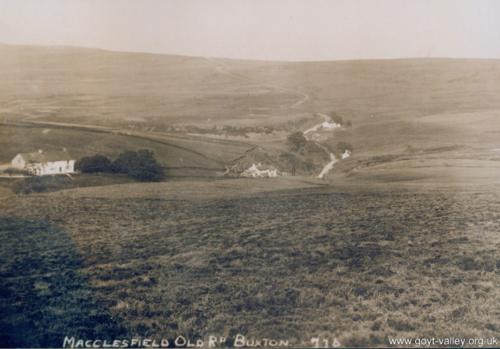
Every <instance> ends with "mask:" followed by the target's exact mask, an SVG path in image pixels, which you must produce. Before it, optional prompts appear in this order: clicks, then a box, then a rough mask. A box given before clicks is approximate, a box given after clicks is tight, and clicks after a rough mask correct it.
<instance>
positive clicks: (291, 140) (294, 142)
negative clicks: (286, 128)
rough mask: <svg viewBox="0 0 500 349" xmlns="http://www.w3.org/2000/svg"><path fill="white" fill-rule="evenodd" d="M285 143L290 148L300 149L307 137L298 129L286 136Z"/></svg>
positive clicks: (302, 147) (305, 142)
mask: <svg viewBox="0 0 500 349" xmlns="http://www.w3.org/2000/svg"><path fill="white" fill-rule="evenodd" d="M287 143H288V145H289V147H290V149H291V150H293V151H300V150H302V149H304V147H305V145H306V144H307V139H306V137H304V134H303V133H302V132H300V131H298V132H294V133H292V134H291V135H289V136H288V137H287Z"/></svg>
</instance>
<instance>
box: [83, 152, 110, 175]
mask: <svg viewBox="0 0 500 349" xmlns="http://www.w3.org/2000/svg"><path fill="white" fill-rule="evenodd" d="M75 169H76V170H78V171H81V172H82V173H94V172H110V171H111V160H109V159H108V158H107V157H106V156H104V155H99V154H97V155H94V156H86V157H83V158H81V159H80V160H78V161H77V162H76V164H75Z"/></svg>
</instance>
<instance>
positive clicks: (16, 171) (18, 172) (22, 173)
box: [3, 167, 29, 176]
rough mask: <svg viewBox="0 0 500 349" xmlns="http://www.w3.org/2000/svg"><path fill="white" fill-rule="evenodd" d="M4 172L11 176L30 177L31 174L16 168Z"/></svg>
mask: <svg viewBox="0 0 500 349" xmlns="http://www.w3.org/2000/svg"><path fill="white" fill-rule="evenodd" d="M3 172H4V173H5V174H6V175H9V176H27V175H29V172H28V171H27V170H24V169H19V168H14V167H9V168H7V169H6V170H5V171H3Z"/></svg>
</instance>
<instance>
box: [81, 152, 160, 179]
mask: <svg viewBox="0 0 500 349" xmlns="http://www.w3.org/2000/svg"><path fill="white" fill-rule="evenodd" d="M75 167H76V169H77V170H78V171H81V172H82V173H122V174H126V175H128V176H129V177H131V178H133V179H135V180H138V181H142V182H150V181H159V180H161V179H163V178H164V173H163V168H162V166H161V165H160V163H159V162H158V161H157V160H156V158H155V157H154V154H153V152H152V151H151V150H147V149H141V150H138V151H125V152H123V153H121V154H120V155H118V157H117V158H116V159H115V160H114V161H111V160H110V159H109V158H108V157H106V156H104V155H100V154H97V155H94V156H88V157H83V158H81V159H80V160H79V161H78V162H77V163H76V165H75Z"/></svg>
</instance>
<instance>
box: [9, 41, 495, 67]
mask: <svg viewBox="0 0 500 349" xmlns="http://www.w3.org/2000/svg"><path fill="white" fill-rule="evenodd" d="M0 46H17V47H37V48H54V49H64V48H66V49H83V50H94V51H104V52H109V53H128V54H143V55H157V56H170V57H186V58H203V59H218V60H233V61H250V62H262V63H327V62H353V61H397V60H426V59H427V60H485V61H486V60H490V61H491V60H500V57H474V56H407V57H370V58H337V59H311V60H288V59H259V58H244V57H222V56H205V55H192V54H183V53H165V52H154V51H142V50H137V51H136V50H130V51H127V50H120V49H109V48H102V47H93V46H78V45H71V44H55V45H52V44H31V43H29V44H26V43H12V42H5V41H0Z"/></svg>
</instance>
